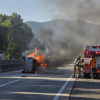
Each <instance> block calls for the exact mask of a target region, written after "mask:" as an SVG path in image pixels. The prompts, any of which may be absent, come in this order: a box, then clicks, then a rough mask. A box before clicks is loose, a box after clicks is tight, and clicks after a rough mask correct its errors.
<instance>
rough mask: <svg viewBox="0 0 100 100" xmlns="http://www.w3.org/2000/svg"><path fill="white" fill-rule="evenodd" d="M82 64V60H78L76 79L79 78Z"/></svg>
mask: <svg viewBox="0 0 100 100" xmlns="http://www.w3.org/2000/svg"><path fill="white" fill-rule="evenodd" d="M83 62H84V60H83V59H82V60H79V61H78V64H77V66H76V70H77V78H81V73H80V70H81V68H82V67H83Z"/></svg>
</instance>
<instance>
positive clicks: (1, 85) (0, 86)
mask: <svg viewBox="0 0 100 100" xmlns="http://www.w3.org/2000/svg"><path fill="white" fill-rule="evenodd" d="M20 80H21V79H18V80H15V81H11V82H9V83H6V84H2V85H0V87H2V86H5V85H8V84H11V83H14V82H17V81H20Z"/></svg>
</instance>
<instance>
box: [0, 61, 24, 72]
mask: <svg viewBox="0 0 100 100" xmlns="http://www.w3.org/2000/svg"><path fill="white" fill-rule="evenodd" d="M24 66H25V62H24V60H23V59H14V60H0V72H4V71H12V70H19V69H24Z"/></svg>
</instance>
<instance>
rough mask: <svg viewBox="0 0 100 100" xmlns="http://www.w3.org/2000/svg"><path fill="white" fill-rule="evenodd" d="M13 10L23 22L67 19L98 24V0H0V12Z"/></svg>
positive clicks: (10, 12)
mask: <svg viewBox="0 0 100 100" xmlns="http://www.w3.org/2000/svg"><path fill="white" fill-rule="evenodd" d="M13 12H15V13H17V14H20V15H21V17H22V19H23V21H24V22H26V21H36V22H45V21H50V20H55V19H68V20H84V21H86V22H89V23H92V24H97V25H100V0H0V13H2V14H6V15H11V14H12V13H13Z"/></svg>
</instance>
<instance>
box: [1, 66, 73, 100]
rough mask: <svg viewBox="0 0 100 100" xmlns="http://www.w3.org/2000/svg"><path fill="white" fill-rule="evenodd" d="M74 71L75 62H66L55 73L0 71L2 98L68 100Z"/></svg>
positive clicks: (7, 99) (15, 99)
mask: <svg viewBox="0 0 100 100" xmlns="http://www.w3.org/2000/svg"><path fill="white" fill-rule="evenodd" d="M72 71H73V64H64V65H63V67H59V68H58V69H57V70H56V71H55V72H53V73H38V74H23V73H21V71H13V72H4V73H0V100H67V99H68V97H69V95H70V90H71V88H72V84H73V82H74V79H73V78H71V75H72ZM22 76H23V77H22Z"/></svg>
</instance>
